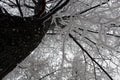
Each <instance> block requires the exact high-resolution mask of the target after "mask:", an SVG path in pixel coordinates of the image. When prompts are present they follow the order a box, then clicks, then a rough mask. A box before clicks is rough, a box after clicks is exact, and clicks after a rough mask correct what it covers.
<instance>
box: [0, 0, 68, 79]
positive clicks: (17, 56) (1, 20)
mask: <svg viewBox="0 0 120 80" xmlns="http://www.w3.org/2000/svg"><path fill="white" fill-rule="evenodd" d="M26 1H27V0H26ZM0 2H2V3H5V4H7V5H8V6H10V7H11V8H12V7H15V8H18V11H19V13H20V16H15V15H11V14H10V13H9V12H8V11H7V10H6V9H5V8H4V7H2V6H1V7H0V12H1V13H0V79H2V78H3V77H4V76H5V75H6V74H8V73H9V72H10V71H11V70H13V69H14V68H15V67H16V66H17V64H18V63H20V62H21V61H22V60H24V59H25V58H26V57H27V56H28V55H29V54H30V52H31V51H33V50H34V49H35V48H36V47H37V46H38V44H39V43H40V42H41V40H42V38H43V37H44V35H45V34H46V32H47V31H48V29H49V25H50V23H51V15H53V14H54V13H56V12H57V11H58V10H59V9H61V8H63V7H64V6H65V5H66V4H67V3H68V2H69V0H66V1H62V0H61V1H60V2H58V4H57V5H55V6H54V7H53V8H52V9H50V10H49V11H48V12H45V6H46V1H45V0H38V1H35V0H32V2H33V3H34V5H35V7H34V10H35V14H34V15H33V16H29V17H25V16H24V14H23V11H22V7H23V6H25V7H28V8H29V7H31V6H30V5H24V4H26V2H25V0H24V1H21V0H15V1H14V0H9V1H4V0H1V1H0ZM21 3H24V4H21ZM45 23H46V24H45ZM44 24H45V26H44Z"/></svg>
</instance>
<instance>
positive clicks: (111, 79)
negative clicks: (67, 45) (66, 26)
mask: <svg viewBox="0 0 120 80" xmlns="http://www.w3.org/2000/svg"><path fill="white" fill-rule="evenodd" d="M69 37H70V38H72V39H73V41H74V42H75V43H76V44H77V45H78V46H79V47H80V48H81V49H82V51H84V52H85V53H86V54H87V56H88V57H89V58H90V59H91V60H92V61H93V62H95V63H96V64H97V66H99V67H100V69H101V70H102V71H103V72H104V73H105V74H106V75H107V76H108V77H109V78H110V80H113V78H112V77H111V76H110V75H109V74H108V73H107V72H106V71H105V70H104V69H103V67H102V66H101V65H100V64H99V63H98V62H97V61H96V60H95V59H94V58H92V56H91V55H90V54H89V53H88V52H87V50H85V49H84V48H83V46H82V45H81V44H80V43H79V42H78V41H77V40H76V39H75V38H74V37H73V36H72V35H71V34H69Z"/></svg>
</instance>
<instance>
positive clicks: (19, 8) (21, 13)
mask: <svg viewBox="0 0 120 80" xmlns="http://www.w3.org/2000/svg"><path fill="white" fill-rule="evenodd" d="M16 3H17V6H18V10H19V12H20V15H21V16H22V17H23V12H22V9H21V6H20V3H19V2H18V0H16Z"/></svg>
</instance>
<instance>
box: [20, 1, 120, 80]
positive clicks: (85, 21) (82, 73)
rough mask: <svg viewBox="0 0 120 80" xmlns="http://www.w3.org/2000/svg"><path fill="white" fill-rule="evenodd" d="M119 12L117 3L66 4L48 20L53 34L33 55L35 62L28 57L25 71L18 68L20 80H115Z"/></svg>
mask: <svg viewBox="0 0 120 80" xmlns="http://www.w3.org/2000/svg"><path fill="white" fill-rule="evenodd" d="M52 1H53V2H56V0H52ZM51 4H52V2H51ZM51 6H54V5H51ZM51 6H50V7H51ZM29 7H30V6H29ZM119 8H120V7H119V0H70V2H69V4H68V5H66V7H64V8H63V9H62V10H61V11H58V12H57V13H56V14H54V15H53V16H52V22H53V23H54V24H52V26H54V28H53V27H52V28H53V31H51V32H52V33H51V32H50V30H49V31H48V32H47V33H46V34H47V35H46V37H45V38H44V39H43V41H44V42H43V44H40V46H39V47H38V48H37V49H36V51H34V52H35V54H34V55H32V56H35V57H34V59H35V61H32V60H33V57H31V59H29V60H31V63H29V64H31V65H30V66H29V67H26V64H24V63H23V64H21V65H18V68H19V69H23V74H21V75H23V76H22V78H21V79H22V80H23V79H25V80H26V79H27V80H30V79H33V80H34V79H35V80H42V79H43V80H117V79H116V78H117V77H118V76H119V72H120V70H119V68H120V65H119V61H120V58H119V57H120V54H119V43H120V42H119V37H120V36H119V35H120V33H119V30H120V29H119V16H120V14H119V10H120V9H119ZM55 47H56V48H55ZM42 52H43V53H42ZM36 54H37V55H36ZM43 56H44V57H43ZM43 58H44V59H45V60H44V59H43ZM36 59H37V60H39V59H41V60H40V61H37V60H36ZM29 60H28V61H29ZM41 61H42V62H41ZM40 63H41V65H42V69H41V66H39V64H40ZM45 64H46V65H45ZM36 66H37V69H36ZM39 68H40V69H39ZM27 71H28V73H27ZM24 75H26V76H25V77H24ZM116 76H117V77H116ZM19 77H20V76H19ZM118 79H119V78H118Z"/></svg>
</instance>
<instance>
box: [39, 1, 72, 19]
mask: <svg viewBox="0 0 120 80" xmlns="http://www.w3.org/2000/svg"><path fill="white" fill-rule="evenodd" d="M69 1H70V0H66V1H65V2H63V3H62V4H61V5H60V6H58V7H54V9H52V10H51V11H49V12H48V13H47V14H46V15H45V16H43V17H41V20H46V19H48V18H49V17H50V16H51V15H53V14H55V13H56V12H57V11H58V10H60V9H62V8H63V7H64V6H65V5H67V3H68V2H69Z"/></svg>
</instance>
